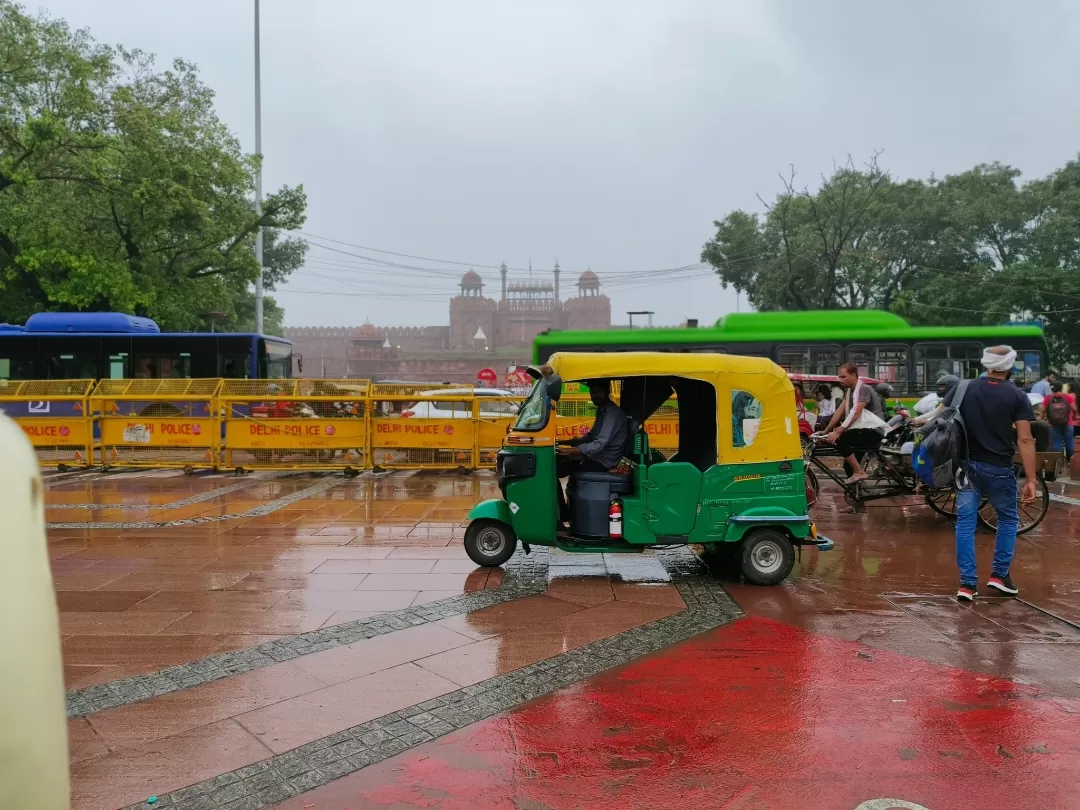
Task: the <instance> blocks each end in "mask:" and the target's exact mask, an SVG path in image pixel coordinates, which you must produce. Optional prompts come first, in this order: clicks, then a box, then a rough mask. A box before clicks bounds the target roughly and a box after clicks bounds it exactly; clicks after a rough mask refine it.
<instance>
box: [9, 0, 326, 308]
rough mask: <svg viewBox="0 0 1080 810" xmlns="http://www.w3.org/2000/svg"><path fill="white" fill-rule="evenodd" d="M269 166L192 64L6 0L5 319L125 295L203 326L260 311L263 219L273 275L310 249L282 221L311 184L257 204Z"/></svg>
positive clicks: (293, 215) (118, 300) (282, 274)
mask: <svg viewBox="0 0 1080 810" xmlns="http://www.w3.org/2000/svg"><path fill="white" fill-rule="evenodd" d="M257 167H258V157H257V156H252V155H245V154H244V153H243V151H242V150H241V148H240V144H239V142H238V141H237V140H236V138H235V137H234V136H233V135H232V134H231V133H230V132H229V131H228V129H227V128H226V127H225V125H224V124H222V123H221V121H220V120H219V119H218V118H217V115H216V114H215V112H214V108H213V92H212V91H211V90H210V89H209V88H207V87H206V86H205V85H203V84H202V83H201V82H200V80H199V78H198V75H197V72H196V70H195V68H194V66H192V65H190V64H188V63H186V62H183V61H180V60H178V61H176V62H174V63H173V65H172V67H171V68H170V69H168V70H164V71H158V70H155V68H154V62H153V58H152V57H151V56H148V55H147V54H144V53H142V52H140V51H125V50H123V49H120V48H108V47H105V46H101V45H98V44H97V43H95V42H94V41H93V40H92V39H91V38H90V36H89V34H88V33H86V32H84V31H76V32H73V31H71V30H70V29H69V28H68V27H67V25H66V24H65V23H64V22H63V21H61V20H54V19H50V18H48V17H46V16H44V15H42V16H38V17H30V16H28V15H27V14H26V13H25V12H24V11H23V9H22V8H21V7H20V6H18V5H16V4H14V3H12V2H9V1H8V0H0V320H8V321H16V322H18V321H22V320H24V319H25V318H26V317H28V316H29V315H30V314H32V313H33V312H37V311H41V310H49V309H52V310H57V309H64V310H68V309H75V310H119V311H124V312H132V313H135V314H139V315H147V316H149V317H152V318H154V319H155V320H157V321H158V322H159V323H160V324H161V326H162V327H163V328H165V329H202V328H206V327H207V320H206V314H207V313H208V312H211V311H213V312H220V313H223V315H224V318H223V319H222V320H219V322H218V324H217V327H216V328H224V329H230V328H240V327H242V326H245V325H248V326H253V321H254V318H253V312H254V302H253V298H252V294H251V292H250V285H251V284H252V282H254V280H255V278H256V276H257V273H258V265H257V263H256V260H255V256H254V244H255V234H256V232H257V231H258V229H259V228H260V227H263V228H264V242H265V246H266V250H265V264H266V279H267V283H268V287H269V289H273V288H274V285H275V284H277V283H280V282H281V281H282V280H284V279H285V278H286V277H287V276H288V275H289V273H291V272H292V271H293V270H294V269H296V267H298V266H299V265H300V264H302V262H303V255H304V251H305V250H306V244H305V243H304V242H302V241H300V240H296V239H282V238H281V237H280V236H279V234H278V231H279V230H292V229H296V228H299V227H301V226H302V225H303V222H304V209H305V206H306V199H305V196H304V192H303V189H302V188H299V187H298V188H289V187H284V188H282V189H280V190H279V191H277V192H276V193H273V194H270V195H269V196H268V197H267V198H266V200H265V201H264V204H263V211H262V215H261V216H259V217H257V216H256V215H255V211H254V207H253V205H252V203H251V196H252V194H253V191H254V185H255V173H256V169H257ZM267 304H268V305H267V307H266V310H267V312H266V314H267V316H268V317H267V318H266V321H267V325H268V326H273V325H274V324H275V322H276V323H277V325H278V327H279V328H280V320H281V311H280V309H277V308H276V306H275V305H273V304H272V302H267ZM249 321H250V323H249Z"/></svg>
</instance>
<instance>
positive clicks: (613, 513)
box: [608, 501, 622, 540]
mask: <svg viewBox="0 0 1080 810" xmlns="http://www.w3.org/2000/svg"><path fill="white" fill-rule="evenodd" d="M608 536H609V537H611V538H613V539H617V540H621V539H622V503H620V502H619V501H612V502H611V506H610V507H609V508H608Z"/></svg>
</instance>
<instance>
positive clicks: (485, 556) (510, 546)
mask: <svg viewBox="0 0 1080 810" xmlns="http://www.w3.org/2000/svg"><path fill="white" fill-rule="evenodd" d="M516 548H517V537H515V536H514V531H513V529H511V528H510V527H509V526H507V525H506V524H505V523H501V522H499V521H497V520H474V521H473V522H472V523H470V524H469V528H468V529H466V530H465V553H466V554H468V555H469V559H470V560H472V561H473V562H474V563H476V564H477V565H480V566H484V567H486V568H491V567H494V566H496V565H502V564H503V563H504V562H506V561H507V560H509V559H510V558H511V557H512V556H513V555H514V550H515V549H516Z"/></svg>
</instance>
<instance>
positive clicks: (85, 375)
mask: <svg viewBox="0 0 1080 810" xmlns="http://www.w3.org/2000/svg"><path fill="white" fill-rule="evenodd" d="M46 359H47V362H48V373H47V374H46V375H45V376H46V379H49V380H96V379H97V376H98V364H97V357H96V356H94V355H92V354H85V353H82V352H80V353H78V354H75V353H64V354H50V355H49V356H48V358H46Z"/></svg>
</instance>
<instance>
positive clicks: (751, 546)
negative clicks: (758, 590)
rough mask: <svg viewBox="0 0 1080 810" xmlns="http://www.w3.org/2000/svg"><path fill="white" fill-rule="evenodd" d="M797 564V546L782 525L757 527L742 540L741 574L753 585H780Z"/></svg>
mask: <svg viewBox="0 0 1080 810" xmlns="http://www.w3.org/2000/svg"><path fill="white" fill-rule="evenodd" d="M794 567H795V547H794V546H793V545H792V543H791V538H790V537H788V536H787V535H786V534H785V533H784V532H782V531H780V530H779V529H768V528H762V529H755V530H754V531H753V532H751V533H750V534H748V535H747V536H746V539H745V540H743V550H742V574H743V576H744V577H745V578H746V581H747V582H750V583H752V584H754V585H778V584H780V583H781V582H783V581H784V580H785V579H787V577H788V575H789V574H790V573H791V569H792V568H794Z"/></svg>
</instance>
